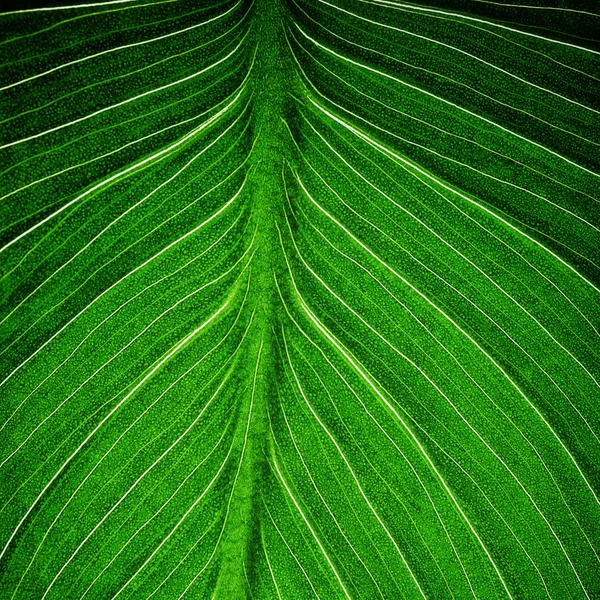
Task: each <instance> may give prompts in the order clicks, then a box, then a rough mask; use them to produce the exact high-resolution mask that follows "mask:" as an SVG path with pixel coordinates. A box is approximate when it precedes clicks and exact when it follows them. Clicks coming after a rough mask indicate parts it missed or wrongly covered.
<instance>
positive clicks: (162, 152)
mask: <svg viewBox="0 0 600 600" xmlns="http://www.w3.org/2000/svg"><path fill="white" fill-rule="evenodd" d="M242 92H243V90H240V92H239V93H238V94H237V96H235V98H234V99H233V100H232V101H231V102H230V103H229V104H228V105H227V106H225V107H224V108H222V109H221V110H220V111H219V112H218V113H216V114H214V115H213V116H212V117H210V118H209V119H207V120H206V121H205V122H204V123H202V124H201V125H199V126H198V127H196V128H194V129H193V130H192V131H191V132H189V133H187V134H186V135H184V136H183V137H182V138H180V139H179V140H177V141H176V142H174V143H173V144H171V145H170V146H167V147H166V148H163V149H162V150H159V151H158V152H156V153H154V154H151V155H150V156H148V157H147V158H144V159H143V160H141V161H139V162H137V163H134V164H133V165H130V166H129V167H126V168H125V169H123V170H121V171H119V172H118V173H115V174H114V175H111V176H110V177H108V178H107V179H104V180H102V181H100V182H99V183H97V184H95V185H93V186H92V187H91V188H89V189H88V190H86V191H85V192H83V193H82V194H80V195H79V196H77V197H76V198H74V199H73V200H70V201H69V202H67V203H66V204H65V205H63V206H61V207H60V208H59V209H58V210H56V211H55V212H53V213H52V214H51V215H49V216H47V217H45V218H44V219H42V220H41V221H39V222H38V223H36V224H35V225H34V226H33V227H31V228H30V229H28V230H27V231H24V232H23V233H21V234H19V235H18V236H17V237H15V238H14V239H12V240H11V241H10V242H8V243H7V244H6V245H5V246H3V247H2V248H0V254H1V253H2V252H4V251H5V250H7V249H8V248H10V246H12V245H13V244H14V243H16V242H17V241H19V240H20V239H22V238H24V237H25V236H26V235H29V234H30V233H31V232H32V231H35V230H36V229H37V228H38V227H41V226H42V225H44V224H45V223H47V222H48V221H50V220H51V219H53V218H54V217H55V216H56V215H58V214H60V213H61V212H63V211H64V210H66V209H67V208H69V207H70V206H72V205H73V204H75V203H76V202H79V201H80V200H81V199H83V198H85V197H86V196H89V195H90V194H93V193H94V192H97V191H98V190H99V189H101V188H103V187H105V186H108V185H109V184H111V183H112V182H113V181H116V180H118V179H120V178H121V177H123V176H125V175H128V174H129V173H132V172H133V171H136V170H137V169H139V168H141V167H143V166H144V165H147V164H148V163H153V162H154V161H155V160H156V159H158V161H160V160H164V158H166V157H167V156H168V154H169V153H171V152H172V151H173V150H175V149H176V148H178V147H179V146H181V145H183V144H185V143H186V142H187V141H188V140H189V139H191V138H192V137H194V136H195V135H196V134H198V133H200V132H201V131H203V130H204V129H206V128H207V127H209V126H210V125H212V124H213V123H215V122H216V121H218V120H219V119H220V118H221V117H222V116H223V115H224V114H225V113H227V111H229V109H230V108H231V107H232V106H233V105H234V104H235V103H236V102H237V100H238V98H239V97H240V96H241V94H242ZM158 161H157V162H158Z"/></svg>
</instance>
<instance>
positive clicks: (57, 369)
mask: <svg viewBox="0 0 600 600" xmlns="http://www.w3.org/2000/svg"><path fill="white" fill-rule="evenodd" d="M240 218H241V213H240V215H238V216H237V217H236V219H235V221H234V222H233V223H232V224H231V225H230V226H229V227H228V228H227V229H226V230H225V232H224V233H223V234H222V235H220V236H219V237H218V238H217V239H216V240H215V241H214V242H213V243H212V244H211V245H210V246H208V247H207V248H206V249H204V250H203V251H202V252H201V253H200V254H198V255H196V256H194V257H193V258H191V259H190V260H188V261H187V262H186V263H184V264H183V265H181V266H180V267H179V268H177V269H176V270H175V271H173V272H171V273H169V274H168V275H164V276H163V277H160V278H159V279H157V280H156V281H154V282H153V283H151V284H150V285H148V286H146V287H144V288H143V289H142V290H140V291H139V292H137V293H136V294H134V295H133V296H131V297H130V298H129V299H128V300H126V301H125V302H123V303H122V304H120V305H119V306H118V307H117V308H116V309H114V310H113V311H112V312H110V313H109V314H108V315H107V316H106V317H105V318H104V319H102V321H100V323H98V324H97V325H95V326H94V328H93V329H92V330H91V331H89V333H87V334H86V335H85V336H84V337H83V338H82V340H81V341H80V342H79V343H78V344H77V345H76V346H75V348H74V349H73V350H72V351H71V352H70V353H69V355H68V356H67V357H66V358H65V359H64V360H63V361H62V362H61V363H60V364H59V365H58V366H56V367H55V368H54V369H53V370H52V371H51V372H50V373H49V374H48V375H46V377H44V378H43V379H42V380H41V381H40V382H39V383H38V384H37V385H36V386H35V387H34V388H33V389H32V390H31V391H30V392H29V393H28V394H27V395H26V396H25V397H24V398H23V400H22V401H21V402H20V403H19V405H18V406H17V407H16V408H15V409H14V410H13V411H12V413H11V414H10V415H9V416H8V418H7V419H6V420H5V421H4V423H2V425H1V426H0V433H1V432H2V431H3V430H4V428H5V427H6V426H7V425H8V424H9V423H10V422H11V420H12V419H13V418H14V416H15V415H16V414H17V413H18V412H19V410H20V409H21V407H22V406H23V405H24V404H25V403H26V402H27V400H29V398H30V397H31V396H32V395H33V394H35V392H37V391H38V390H39V388H40V387H42V385H44V383H46V382H47V381H48V380H49V379H50V378H51V377H53V376H54V375H55V374H56V373H57V371H59V370H60V369H61V368H62V367H63V366H64V365H65V364H66V363H67V362H68V361H69V360H70V359H71V358H72V357H73V356H74V355H75V354H76V353H77V351H78V350H79V349H80V348H81V346H83V344H84V343H85V342H86V341H87V340H88V339H89V338H90V337H91V336H92V335H93V334H94V333H95V332H96V331H97V330H98V329H100V328H101V327H102V326H103V325H105V324H106V323H107V322H108V321H109V320H110V319H111V318H112V317H114V316H115V315H116V314H117V313H118V312H120V311H121V310H122V309H123V308H124V307H125V306H127V305H128V304H130V303H131V302H133V301H134V300H136V299H137V298H139V297H140V296H142V295H143V294H145V293H146V292H147V291H148V290H150V289H152V288H153V287H155V286H156V285H159V284H160V283H162V282H163V281H165V280H166V279H169V278H170V277H173V276H174V275H176V274H177V273H179V272H181V271H183V270H184V269H186V268H187V267H189V266H190V265H191V264H192V263H194V262H196V261H197V260H199V259H200V258H202V257H203V256H204V255H205V254H207V253H208V252H210V251H211V250H212V249H213V248H215V247H216V246H217V245H218V244H219V243H220V242H221V241H222V240H223V239H225V238H226V237H227V236H228V234H229V233H230V232H231V231H232V230H233V228H234V227H235V226H236V225H237V223H238V222H239V220H240ZM244 231H245V229H244ZM253 239H254V238H253ZM250 245H251V244H250Z"/></svg>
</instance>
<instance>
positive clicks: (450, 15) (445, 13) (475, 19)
mask: <svg viewBox="0 0 600 600" xmlns="http://www.w3.org/2000/svg"><path fill="white" fill-rule="evenodd" d="M376 1H377V3H378V4H382V5H388V6H392V7H394V6H398V7H402V8H410V9H411V10H416V11H422V12H427V13H436V14H441V15H446V16H448V17H457V18H459V19H465V20H467V21H474V22H476V23H483V24H484V25H489V26H491V27H498V28H499V29H505V30H506V31H510V32H511V33H517V34H519V35H526V36H529V37H533V38H536V39H538V40H543V41H544V42H549V43H552V44H560V45H561V46H569V47H570V48H575V49H576V50H581V51H582V52H589V53H591V54H596V55H599V56H600V52H598V51H596V50H592V49H590V48H585V47H583V46H577V45H575V44H569V43H568V42H562V41H560V40H554V39H552V38H547V37H544V36H541V35H536V34H535V33H530V32H528V31H522V30H520V29H513V28H512V27H507V26H506V25H501V24H500V23H494V22H493V21H485V20H484V19H477V18H476V17H469V16H468V15H462V14H460V13H451V12H446V11H443V10H435V9H433V8H425V7H422V6H414V5H411V4H402V3H400V2H389V1H386V0H376ZM509 6H513V5H509ZM536 8H541V7H536ZM586 14H593V13H586ZM594 16H598V15H594Z"/></svg>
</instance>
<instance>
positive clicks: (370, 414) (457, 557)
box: [275, 278, 535, 598]
mask: <svg viewBox="0 0 600 600" xmlns="http://www.w3.org/2000/svg"><path fill="white" fill-rule="evenodd" d="M275 284H276V286H277V289H278V291H279V284H278V283H277V278H275ZM279 296H280V298H281V300H282V303H283V305H284V309H285V312H286V313H287V315H288V317H289V318H290V320H291V321H292V322H293V323H294V325H295V326H296V328H297V329H298V331H300V333H301V334H302V335H303V336H304V337H305V338H306V340H307V341H308V342H309V343H310V344H311V345H312V346H314V347H315V348H316V349H317V351H318V352H319V353H320V354H321V356H322V357H323V359H324V360H325V362H326V363H327V364H328V365H329V366H330V367H331V369H332V370H333V371H334V372H335V374H336V375H337V376H338V377H339V379H340V380H341V381H342V382H343V383H344V385H345V386H346V387H347V388H348V390H349V391H350V393H351V394H352V395H353V396H354V397H355V398H356V399H357V401H358V403H359V404H360V405H361V406H362V408H363V410H364V411H365V413H366V414H367V415H368V416H369V418H370V419H371V420H372V421H373V423H375V425H376V427H377V428H378V429H379V430H380V431H381V432H382V433H383V435H384V436H385V437H386V438H387V439H388V440H389V442H390V444H391V445H392V446H393V447H394V449H395V450H396V451H397V452H398V454H400V456H401V457H402V459H403V460H404V462H405V463H406V464H407V465H408V466H409V468H410V470H411V471H412V472H413V474H414V476H415V478H416V479H417V481H418V482H419V485H420V486H421V488H422V489H423V491H424V492H425V495H426V496H427V498H428V500H429V503H430V504H431V507H432V508H433V511H434V512H435V514H436V517H437V519H438V520H439V522H440V525H441V526H442V528H443V529H444V532H445V533H446V535H447V537H448V541H449V543H450V546H451V547H452V549H453V552H454V555H455V556H456V559H457V560H458V562H459V564H460V566H461V570H462V571H463V574H464V576H465V579H466V580H467V583H468V585H469V588H470V590H471V593H472V594H473V597H474V598H477V595H476V594H475V591H474V589H473V585H472V583H471V580H470V578H469V575H468V573H467V571H466V569H465V567H464V565H463V563H462V561H461V559H460V556H459V554H458V551H457V550H456V547H455V546H454V543H453V542H452V538H451V537H450V533H449V532H448V530H447V528H446V525H445V523H444V520H443V519H442V517H441V515H440V514H439V512H438V509H437V507H436V505H435V502H434V501H433V498H432V497H431V495H430V493H429V490H428V489H427V486H426V485H425V484H424V483H423V480H422V479H421V477H420V475H419V473H418V471H417V470H416V468H415V466H414V465H413V464H412V463H411V461H410V460H409V459H408V457H407V456H406V455H405V454H404V452H403V451H402V449H401V448H400V447H399V446H398V445H397V444H396V442H395V441H394V439H393V438H392V437H391V436H390V434H389V433H388V432H387V431H386V430H385V429H384V428H383V427H382V426H381V424H380V423H379V421H377V419H376V418H375V416H374V415H373V414H372V413H371V411H370V410H369V409H368V408H367V406H366V405H365V403H364V402H363V401H362V399H361V398H360V396H359V395H358V394H357V392H356V391H355V390H354V388H353V387H352V386H351V385H350V383H348V381H347V380H346V378H345V377H344V376H343V375H342V373H340V371H339V370H338V368H337V367H336V366H335V365H334V364H333V363H332V362H331V360H330V359H329V358H328V356H327V355H326V354H325V352H324V351H323V350H322V349H321V348H320V347H319V346H318V345H317V344H316V343H315V342H314V340H312V339H311V338H310V336H309V335H308V334H307V333H306V332H305V331H304V330H303V329H302V327H300V325H299V324H298V322H297V321H296V319H294V317H293V316H292V314H291V313H290V311H289V308H288V307H287V304H286V302H285V300H284V298H283V295H282V294H281V292H280V291H279ZM300 353H301V354H302V352H301V351H300ZM302 356H303V357H304V355H302ZM304 358H305V360H306V357H304ZM307 362H308V361H307ZM309 365H310V363H309ZM310 366H311V368H312V370H313V372H314V373H315V375H316V376H317V378H318V379H319V381H320V382H321V385H322V386H323V388H324V389H325V391H326V393H327V394H328V396H329V397H330V400H331V402H332V404H333V399H332V398H331V394H330V393H329V390H328V389H327V387H326V386H325V384H324V383H323V381H322V380H321V377H320V376H319V375H318V373H317V372H316V370H315V369H314V367H313V366H312V365H310ZM338 414H339V413H338ZM340 418H341V417H340ZM350 435H352V434H350ZM365 458H366V460H367V461H368V462H369V463H370V461H369V459H368V457H366V455H365ZM370 464H371V463H370ZM375 470H376V469H375ZM378 475H379V476H380V477H381V479H382V480H383V481H384V482H385V480H384V479H383V477H382V476H381V475H380V474H379V473H378ZM386 483H387V482H386ZM509 529H510V528H509ZM511 531H512V530H511ZM513 535H514V534H513ZM515 538H516V536H515ZM518 541H519V540H518V539H517V542H518ZM432 556H433V554H432ZM433 560H434V561H435V562H436V564H437V561H436V559H435V556H433ZM532 562H533V561H532ZM534 566H535V565H534ZM450 593H451V594H452V591H451V590H450ZM452 596H453V597H454V595H453V594H452Z"/></svg>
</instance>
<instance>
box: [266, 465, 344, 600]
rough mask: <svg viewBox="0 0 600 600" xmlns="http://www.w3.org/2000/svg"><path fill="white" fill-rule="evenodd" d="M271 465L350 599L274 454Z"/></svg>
mask: <svg viewBox="0 0 600 600" xmlns="http://www.w3.org/2000/svg"><path fill="white" fill-rule="evenodd" d="M273 466H274V467H275V472H276V473H277V477H278V478H279V481H280V482H281V484H282V485H283V487H284V488H285V491H286V492H287V493H288V496H289V497H290V499H291V500H292V502H293V503H294V506H295V507H296V510H297V511H298V513H299V514H300V516H301V517H302V520H303V521H304V523H305V524H306V526H307V527H308V529H309V530H310V532H311V534H312V536H313V538H314V540H315V542H317V545H318V546H319V550H321V553H322V554H323V556H324V557H325V560H326V561H327V564H328V565H329V567H330V569H331V570H332V571H333V574H334V575H335V578H336V579H337V581H338V583H339V585H340V587H341V588H342V591H343V592H344V595H345V596H346V598H348V600H352V597H351V596H350V594H349V593H348V590H347V589H346V586H345V585H344V582H343V581H342V579H341V578H340V575H339V573H338V572H337V569H336V568H335V565H334V564H333V563H332V562H331V559H330V558H329V555H328V554H327V551H326V550H325V548H324V547H323V544H322V543H321V540H319V538H318V536H317V534H316V533H315V530H314V529H313V527H312V525H311V524H310V521H309V520H308V519H307V518H306V515H305V514H304V511H303V510H302V507H301V506H300V505H299V504H298V501H297V500H296V498H295V497H294V494H292V490H290V488H289V487H288V484H287V483H286V482H285V479H284V478H283V475H282V474H281V471H280V469H279V465H278V464H277V459H276V458H275V456H273Z"/></svg>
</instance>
